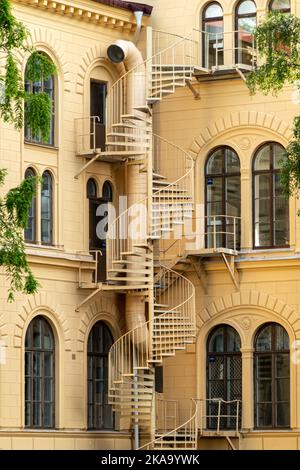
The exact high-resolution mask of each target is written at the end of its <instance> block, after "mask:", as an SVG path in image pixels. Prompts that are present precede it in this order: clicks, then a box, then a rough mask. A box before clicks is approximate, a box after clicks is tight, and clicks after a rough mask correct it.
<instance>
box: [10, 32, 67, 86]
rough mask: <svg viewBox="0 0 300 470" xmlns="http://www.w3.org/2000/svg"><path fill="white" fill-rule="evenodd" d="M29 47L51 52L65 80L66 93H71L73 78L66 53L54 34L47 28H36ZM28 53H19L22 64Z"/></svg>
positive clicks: (18, 58)
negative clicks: (65, 56)
mask: <svg viewBox="0 0 300 470" xmlns="http://www.w3.org/2000/svg"><path fill="white" fill-rule="evenodd" d="M27 45H28V46H29V47H33V46H34V47H35V48H39V47H40V48H41V49H45V52H47V50H49V52H50V53H51V55H52V56H53V58H55V59H56V61H57V65H58V69H59V73H60V74H61V76H62V78H63V86H64V91H66V92H70V91H71V84H72V76H71V72H70V71H69V68H68V64H67V62H66V61H65V59H64V51H63V49H62V47H61V43H60V42H59V41H57V40H56V39H54V38H53V35H52V33H51V32H50V31H49V30H48V29H46V28H43V29H42V28H35V29H33V30H32V31H31V32H30V36H29V38H28V40H27ZM27 55H28V53H24V52H22V51H17V53H16V56H17V60H18V61H19V63H20V64H24V60H25V58H26V56H27Z"/></svg>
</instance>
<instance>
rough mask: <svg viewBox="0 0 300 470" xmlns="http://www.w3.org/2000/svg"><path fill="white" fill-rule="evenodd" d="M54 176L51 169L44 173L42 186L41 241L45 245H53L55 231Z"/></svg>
mask: <svg viewBox="0 0 300 470" xmlns="http://www.w3.org/2000/svg"><path fill="white" fill-rule="evenodd" d="M52 186H53V185H52V176H51V174H50V173H49V171H45V172H44V173H43V182H42V188H41V241H42V243H43V244H44V245H52V242H53V240H52V232H53V220H52V212H53V208H52V205H53V188H52Z"/></svg>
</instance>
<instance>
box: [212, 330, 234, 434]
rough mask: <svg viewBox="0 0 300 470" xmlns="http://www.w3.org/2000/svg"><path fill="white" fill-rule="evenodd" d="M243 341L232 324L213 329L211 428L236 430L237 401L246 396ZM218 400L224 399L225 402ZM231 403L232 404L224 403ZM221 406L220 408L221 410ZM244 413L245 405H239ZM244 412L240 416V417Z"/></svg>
mask: <svg viewBox="0 0 300 470" xmlns="http://www.w3.org/2000/svg"><path fill="white" fill-rule="evenodd" d="M240 348H241V340H240V337H239V335H238V333H237V331H236V330H235V329H234V328H232V327H231V326H229V325H219V326H217V327H216V328H214V329H213V330H212V332H211V333H210V335H209V337H208V341H207V399H208V402H207V416H208V418H207V427H208V428H209V429H216V428H217V425H218V414H219V412H220V415H221V419H220V429H236V425H237V419H236V416H237V403H236V400H241V399H242V355H241V351H240ZM217 399H221V400H223V402H221V405H219V402H218V400H217ZM224 402H231V403H224ZM219 406H220V409H219ZM239 409H240V412H241V407H240V408H239ZM240 418H241V414H240V416H239V420H240Z"/></svg>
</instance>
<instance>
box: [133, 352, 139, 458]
mask: <svg viewBox="0 0 300 470" xmlns="http://www.w3.org/2000/svg"><path fill="white" fill-rule="evenodd" d="M132 361H133V368H134V379H133V380H134V384H133V389H134V402H135V403H136V404H135V406H134V408H135V409H136V412H135V413H134V416H135V419H134V427H133V436H134V450H137V449H138V448H139V447H140V438H139V403H138V400H139V387H138V371H137V368H136V367H137V360H136V350H135V347H134V346H133V358H132Z"/></svg>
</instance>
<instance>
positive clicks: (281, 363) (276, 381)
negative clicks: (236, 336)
mask: <svg viewBox="0 0 300 470" xmlns="http://www.w3.org/2000/svg"><path fill="white" fill-rule="evenodd" d="M255 425H256V427H257V428H271V429H274V428H286V427H289V425H290V347H289V337H288V334H287V332H286V331H285V329H284V328H283V327H282V326H281V325H278V324H276V323H268V324H266V325H264V326H263V327H262V328H261V329H260V330H259V331H258V333H257V335H256V339H255Z"/></svg>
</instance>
